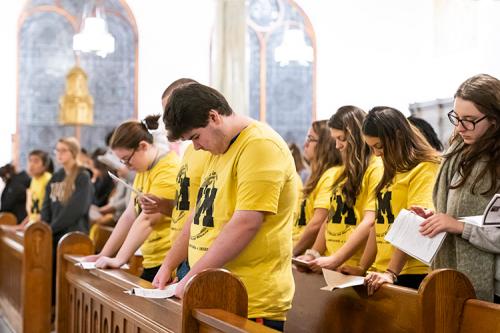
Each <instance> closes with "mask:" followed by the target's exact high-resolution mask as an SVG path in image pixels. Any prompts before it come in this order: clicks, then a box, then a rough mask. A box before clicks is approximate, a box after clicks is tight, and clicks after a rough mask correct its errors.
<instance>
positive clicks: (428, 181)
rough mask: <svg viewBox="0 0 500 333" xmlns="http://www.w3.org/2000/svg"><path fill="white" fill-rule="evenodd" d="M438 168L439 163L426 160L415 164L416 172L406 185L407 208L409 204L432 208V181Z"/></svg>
mask: <svg viewBox="0 0 500 333" xmlns="http://www.w3.org/2000/svg"><path fill="white" fill-rule="evenodd" d="M438 169H439V164H437V163H430V162H428V163H422V164H421V165H420V166H417V170H416V173H415V175H414V176H413V177H412V179H411V180H410V183H409V185H408V202H407V206H408V207H407V208H409V207H411V206H422V207H425V208H430V209H434V205H433V203H432V191H433V189H434V183H435V182H436V176H437V172H438Z"/></svg>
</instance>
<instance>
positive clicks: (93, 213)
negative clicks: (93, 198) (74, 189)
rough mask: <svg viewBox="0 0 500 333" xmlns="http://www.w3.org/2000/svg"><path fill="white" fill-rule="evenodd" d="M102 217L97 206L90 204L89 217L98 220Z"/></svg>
mask: <svg viewBox="0 0 500 333" xmlns="http://www.w3.org/2000/svg"><path fill="white" fill-rule="evenodd" d="M101 217H102V214H101V213H100V212H99V207H97V206H96V205H91V206H90V209H89V219H91V220H98V219H100V218H101Z"/></svg>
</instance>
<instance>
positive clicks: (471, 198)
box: [433, 144, 500, 301]
mask: <svg viewBox="0 0 500 333" xmlns="http://www.w3.org/2000/svg"><path fill="white" fill-rule="evenodd" d="M457 146H458V145H457V144H454V145H452V146H451V147H450V149H449V150H448V152H449V151H451V150H452V149H455V148H456V147H457ZM459 158H460V156H457V155H455V156H454V157H452V158H448V159H446V160H444V161H443V163H442V165H441V168H440V170H439V173H438V177H437V180H436V184H435V186H434V205H435V208H436V212H439V213H446V214H448V215H451V216H453V217H460V216H472V215H482V214H483V212H484V209H485V208H486V206H487V204H488V203H489V201H490V200H491V198H492V197H493V194H488V195H486V196H483V195H480V194H479V193H481V192H484V190H485V189H487V188H488V187H489V186H490V184H491V177H490V176H489V175H488V176H486V177H484V178H483V179H482V182H481V183H480V184H479V185H478V186H476V194H471V193H470V188H471V186H472V182H473V180H474V179H475V177H476V175H477V174H478V173H479V171H480V170H481V169H482V167H483V166H484V164H485V161H484V160H483V161H478V162H476V165H475V167H474V169H473V171H472V173H471V175H470V177H469V179H468V180H467V182H466V183H465V184H464V185H463V186H461V187H460V188H457V189H450V184H452V183H456V181H457V180H458V179H459V177H460V176H459V174H458V171H457V169H458V163H457V161H458V160H459ZM497 190H498V189H497ZM499 254H500V229H499V228H478V227H475V226H472V225H470V224H465V226H464V231H463V233H462V235H451V234H448V236H447V237H446V239H445V241H444V243H443V246H442V247H441V249H440V250H439V252H438V254H437V256H436V260H435V261H434V264H433V268H454V269H457V270H459V271H461V272H463V273H465V274H466V275H467V276H468V277H469V279H470V280H471V282H472V284H473V286H474V289H475V290H476V295H477V297H478V298H480V299H483V300H487V301H492V300H493V294H494V293H496V294H498V295H500V255H499Z"/></svg>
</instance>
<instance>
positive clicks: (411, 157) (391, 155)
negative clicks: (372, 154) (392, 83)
mask: <svg viewBox="0 0 500 333" xmlns="http://www.w3.org/2000/svg"><path fill="white" fill-rule="evenodd" d="M363 134H365V135H367V136H372V137H376V138H379V139H380V143H381V144H382V147H383V150H384V155H383V157H382V161H383V163H384V175H383V176H382V179H381V180H380V183H379V184H378V185H377V189H376V193H379V192H380V191H381V190H382V189H383V188H384V187H385V186H387V185H389V184H390V183H391V182H392V180H393V179H394V176H396V173H397V172H407V171H410V170H412V169H413V168H414V167H416V166H417V165H418V164H419V163H421V162H432V163H439V162H440V158H439V156H438V153H437V151H436V150H435V149H434V148H432V147H431V145H430V144H429V143H428V142H427V140H426V139H425V137H424V136H423V135H422V133H421V132H420V131H419V130H418V129H417V128H416V127H415V126H413V125H411V124H410V123H409V121H408V120H407V119H406V118H405V116H404V115H403V114H402V113H401V112H399V111H398V110H396V109H394V108H391V107H387V106H376V107H374V108H373V109H371V110H370V112H368V115H367V116H366V118H365V120H364V122H363Z"/></svg>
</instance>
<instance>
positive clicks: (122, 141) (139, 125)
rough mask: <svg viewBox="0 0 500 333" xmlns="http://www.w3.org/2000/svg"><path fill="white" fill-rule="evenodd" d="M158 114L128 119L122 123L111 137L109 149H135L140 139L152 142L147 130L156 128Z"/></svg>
mask: <svg viewBox="0 0 500 333" xmlns="http://www.w3.org/2000/svg"><path fill="white" fill-rule="evenodd" d="M159 119H160V115H152V116H147V117H146V118H144V120H142V121H137V120H130V121H126V122H124V123H122V124H121V125H120V126H118V128H117V129H116V130H115V132H114V133H113V136H112V137H111V142H110V144H111V149H115V148H125V149H136V148H137V147H139V143H141V141H146V142H147V143H150V144H153V135H152V134H151V133H149V130H155V129H157V128H158V125H159V123H158V121H159Z"/></svg>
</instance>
